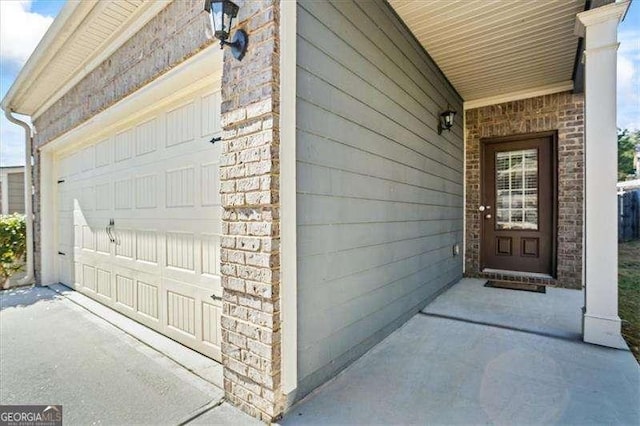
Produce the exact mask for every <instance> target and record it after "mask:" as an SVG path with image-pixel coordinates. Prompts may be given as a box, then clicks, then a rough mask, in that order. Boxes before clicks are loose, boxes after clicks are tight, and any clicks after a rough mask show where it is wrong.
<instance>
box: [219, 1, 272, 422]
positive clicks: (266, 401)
mask: <svg viewBox="0 0 640 426" xmlns="http://www.w3.org/2000/svg"><path fill="white" fill-rule="evenodd" d="M238 28H243V29H244V30H245V31H247V33H248V34H249V46H250V47H249V50H248V51H247V54H246V56H245V57H244V59H243V60H242V61H237V60H236V59H235V58H233V56H232V55H231V53H230V51H229V50H228V49H226V51H225V55H224V68H223V77H222V126H223V140H222V143H223V148H222V156H221V160H220V161H221V162H220V164H221V167H220V181H221V193H222V205H223V209H224V212H223V224H222V233H223V237H222V253H221V261H222V266H221V272H222V287H223V313H222V315H223V316H222V363H223V365H224V389H225V395H226V398H227V399H228V400H229V401H230V402H232V403H233V404H234V405H236V406H238V407H240V408H241V409H243V410H244V411H245V412H247V413H249V414H250V415H252V416H255V417H258V418H260V419H262V420H263V421H271V420H273V419H274V418H276V417H277V416H278V415H279V414H281V412H282V410H283V408H284V397H283V395H282V392H281V369H280V364H281V362H280V356H281V339H280V336H281V334H280V247H279V243H280V226H279V223H280V222H279V211H280V206H279V155H278V152H279V131H278V123H279V120H278V118H279V114H278V112H279V91H278V88H279V68H278V66H279V65H278V64H279V50H278V47H279V46H278V41H277V40H278V31H279V1H278V0H262V1H247V2H245V3H244V4H243V5H241V7H240V12H239V16H238V27H237V28H236V29H238Z"/></svg>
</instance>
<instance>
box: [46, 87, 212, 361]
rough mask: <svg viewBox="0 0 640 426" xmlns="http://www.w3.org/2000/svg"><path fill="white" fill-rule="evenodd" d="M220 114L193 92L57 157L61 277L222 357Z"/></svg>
mask: <svg viewBox="0 0 640 426" xmlns="http://www.w3.org/2000/svg"><path fill="white" fill-rule="evenodd" d="M219 117H220V93H219V92H213V93H212V92H211V91H209V92H204V93H197V94H196V95H193V94H192V95H190V96H189V97H188V98H186V99H182V100H181V101H178V102H174V103H172V104H171V105H168V106H164V107H161V108H158V109H156V110H154V111H153V112H152V113H149V114H147V115H146V116H144V117H140V118H138V119H136V120H135V122H132V123H128V124H125V123H123V124H122V125H119V126H117V127H115V128H114V130H113V131H112V132H110V133H109V134H107V135H104V137H101V138H99V140H96V141H91V142H87V143H86V144H83V145H81V146H80V147H79V148H77V149H74V150H73V152H71V153H70V154H68V155H60V156H59V158H57V159H56V160H55V163H54V173H55V175H56V176H57V179H58V184H57V191H58V206H57V210H58V214H57V220H58V227H57V228H58V229H57V232H58V235H57V241H58V250H59V252H58V259H59V260H58V275H59V277H61V278H60V279H61V281H62V282H63V283H65V284H68V285H69V286H71V287H73V288H75V289H76V290H78V291H81V292H82V293H84V294H86V295H87V296H90V297H92V298H94V299H96V300H97V301H99V302H102V303H104V304H105V305H107V306H109V307H111V308H113V309H115V310H117V311H119V312H121V313H123V314H125V315H127V316H129V317H131V318H133V319H135V320H137V321H139V322H141V323H143V324H145V325H147V326H149V327H151V328H153V329H155V330H157V331H159V332H161V333H163V334H165V335H167V336H169V337H171V338H173V339H175V340H177V341H179V342H181V343H183V344H185V345H187V346H189V347H192V348H194V349H196V350H198V351H200V352H202V353H204V354H205V355H208V356H210V357H212V358H215V359H217V360H220V340H221V336H220V326H219V324H220V315H221V310H222V303H221V296H222V289H221V286H220V277H219V253H220V232H221V223H222V222H221V212H222V209H221V207H220V197H219V180H218V161H219V156H220V145H221V143H219V142H217V143H213V144H212V143H210V141H211V139H212V138H213V137H214V136H219V133H220V125H219V123H220V121H219ZM110 224H111V225H110Z"/></svg>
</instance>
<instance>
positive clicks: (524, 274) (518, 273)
mask: <svg viewBox="0 0 640 426" xmlns="http://www.w3.org/2000/svg"><path fill="white" fill-rule="evenodd" d="M481 272H482V273H483V274H500V275H508V276H511V277H523V278H541V279H544V280H552V279H554V278H553V277H552V276H551V275H549V274H541V273H539V272H522V271H509V270H505V269H491V268H485V269H483V270H482V271H481Z"/></svg>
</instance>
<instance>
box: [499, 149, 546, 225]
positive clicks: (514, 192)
mask: <svg viewBox="0 0 640 426" xmlns="http://www.w3.org/2000/svg"><path fill="white" fill-rule="evenodd" d="M496 213H497V214H496V229H506V230H508V229H522V230H537V229H538V150H537V149H525V150H519V151H505V152H497V153H496Z"/></svg>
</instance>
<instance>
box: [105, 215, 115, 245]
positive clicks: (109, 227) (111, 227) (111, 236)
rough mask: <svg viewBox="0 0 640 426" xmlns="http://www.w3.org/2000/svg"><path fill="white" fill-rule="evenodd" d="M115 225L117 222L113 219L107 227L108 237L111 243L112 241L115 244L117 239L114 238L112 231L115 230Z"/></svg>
mask: <svg viewBox="0 0 640 426" xmlns="http://www.w3.org/2000/svg"><path fill="white" fill-rule="evenodd" d="M113 225H115V222H114V221H113V219H111V220H110V221H109V224H108V225H107V227H106V232H107V236H108V237H109V241H111V242H112V243H115V242H116V239H115V238H114V236H113V234H112V233H111V231H112V229H113Z"/></svg>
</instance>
